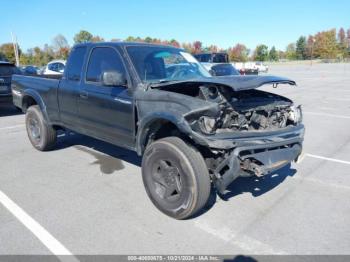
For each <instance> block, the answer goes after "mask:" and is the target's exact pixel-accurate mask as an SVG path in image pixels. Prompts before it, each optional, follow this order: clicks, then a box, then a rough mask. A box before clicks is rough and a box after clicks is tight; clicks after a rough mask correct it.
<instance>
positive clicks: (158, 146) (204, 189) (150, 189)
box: [142, 137, 210, 219]
mask: <svg viewBox="0 0 350 262" xmlns="http://www.w3.org/2000/svg"><path fill="white" fill-rule="evenodd" d="M142 178H143V183H144V185H145V188H146V191H147V194H148V196H149V197H150V199H151V201H152V202H153V204H154V205H155V206H156V207H157V208H158V209H159V210H160V211H162V212H163V213H165V214H166V215H168V216H170V217H173V218H176V219H185V218H189V217H191V216H193V215H194V214H196V213H197V212H198V211H199V210H200V209H202V208H203V206H204V205H205V204H206V203H207V201H208V198H209V195H210V177H209V173H208V169H207V166H206V164H205V162H204V159H203V157H202V155H201V154H200V153H199V152H198V150H196V149H195V148H193V147H192V146H190V145H188V144H186V143H185V142H184V141H183V140H181V139H180V138H178V137H166V138H163V139H160V140H157V141H155V142H153V143H151V144H150V145H149V146H148V147H147V148H146V150H145V153H144V155H143V159H142Z"/></svg>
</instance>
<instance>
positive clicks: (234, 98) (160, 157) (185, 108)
mask: <svg viewBox="0 0 350 262" xmlns="http://www.w3.org/2000/svg"><path fill="white" fill-rule="evenodd" d="M264 84H273V85H276V86H277V85H281V84H290V85H295V82H294V81H292V80H289V79H286V78H282V77H275V76H229V77H212V76H210V74H209V73H208V71H206V70H205V69H204V68H203V67H202V66H201V64H200V63H199V62H198V61H197V60H196V59H195V58H194V57H193V56H192V55H190V54H189V53H186V52H185V51H184V50H182V49H178V48H173V47H169V46H160V45H152V44H146V43H127V42H120V43H86V44H80V45H76V46H75V47H74V48H73V49H72V52H71V54H70V57H69V59H68V63H67V67H66V69H65V72H64V74H63V76H62V77H61V78H60V79H48V78H43V77H40V76H35V77H33V76H20V75H14V76H13V81H12V89H13V94H14V97H13V100H14V104H15V105H16V106H18V107H21V108H22V110H23V111H24V112H25V113H26V118H25V121H26V128H27V132H28V137H29V140H30V141H31V143H32V144H33V146H34V147H35V148H36V149H38V150H41V151H45V150H50V149H53V147H54V145H55V142H56V131H57V130H59V129H69V130H73V131H75V132H78V133H82V134H85V135H88V136H92V137H94V138H97V139H100V140H103V141H107V142H109V143H112V144H115V145H118V146H121V147H124V148H128V149H131V150H134V151H136V152H137V153H138V154H139V155H140V156H142V177H143V182H144V185H145V188H146V191H147V194H148V196H149V197H150V199H151V200H152V202H153V203H154V205H155V206H156V207H157V208H158V209H160V210H161V211H162V212H164V213H165V214H167V215H169V216H171V217H174V218H177V219H184V218H188V217H191V216H193V215H194V214H195V213H196V212H198V211H199V210H200V209H201V208H202V207H203V206H204V205H205V204H206V202H207V201H208V197H209V194H210V192H211V188H212V187H211V186H212V185H213V188H214V189H216V192H218V193H219V194H222V193H225V190H226V188H227V186H228V185H229V184H230V183H231V182H232V181H233V180H235V179H236V178H237V177H239V176H253V175H256V176H263V175H265V174H268V173H269V172H272V171H274V170H276V169H279V168H281V167H282V166H285V165H286V164H288V163H290V162H292V161H294V160H296V159H297V158H298V156H299V155H300V153H301V150H302V142H303V136H304V125H303V124H302V115H301V109H300V107H297V106H295V105H294V104H293V102H292V101H291V100H289V99H288V98H285V97H282V96H279V95H276V94H272V93H268V92H264V91H260V90H256V88H257V87H260V86H261V85H264ZM214 192H215V191H214Z"/></svg>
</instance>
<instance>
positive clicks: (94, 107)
mask: <svg viewBox="0 0 350 262" xmlns="http://www.w3.org/2000/svg"><path fill="white" fill-rule="evenodd" d="M106 71H117V72H118V73H121V74H124V75H125V76H126V75H127V72H126V70H125V66H124V63H123V61H122V59H121V56H120V54H119V52H118V51H117V50H116V49H114V48H112V47H95V48H93V49H92V50H91V52H90V56H89V60H88V63H87V68H86V75H85V79H84V83H83V84H82V86H81V89H80V91H79V96H78V114H79V119H80V120H79V121H80V126H81V127H82V128H83V130H84V133H86V134H87V135H90V136H92V137H95V138H99V139H102V140H105V141H107V142H111V143H113V144H118V145H121V146H125V147H128V148H131V147H133V146H134V119H133V103H132V96H131V92H130V89H128V87H127V86H104V85H103V82H102V75H103V73H104V72H106ZM126 78H127V77H126ZM127 79H128V78H127Z"/></svg>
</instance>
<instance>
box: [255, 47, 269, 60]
mask: <svg viewBox="0 0 350 262" xmlns="http://www.w3.org/2000/svg"><path fill="white" fill-rule="evenodd" d="M268 58H269V49H268V47H267V46H266V45H258V46H257V47H256V48H255V51H254V60H256V61H266V60H267V59H268Z"/></svg>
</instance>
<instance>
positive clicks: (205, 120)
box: [198, 116, 216, 135]
mask: <svg viewBox="0 0 350 262" xmlns="http://www.w3.org/2000/svg"><path fill="white" fill-rule="evenodd" d="M198 124H199V128H200V129H201V131H202V132H203V133H204V134H207V135H212V134H214V133H215V130H216V119H215V118H213V117H208V116H201V117H200V118H199V119H198Z"/></svg>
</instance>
